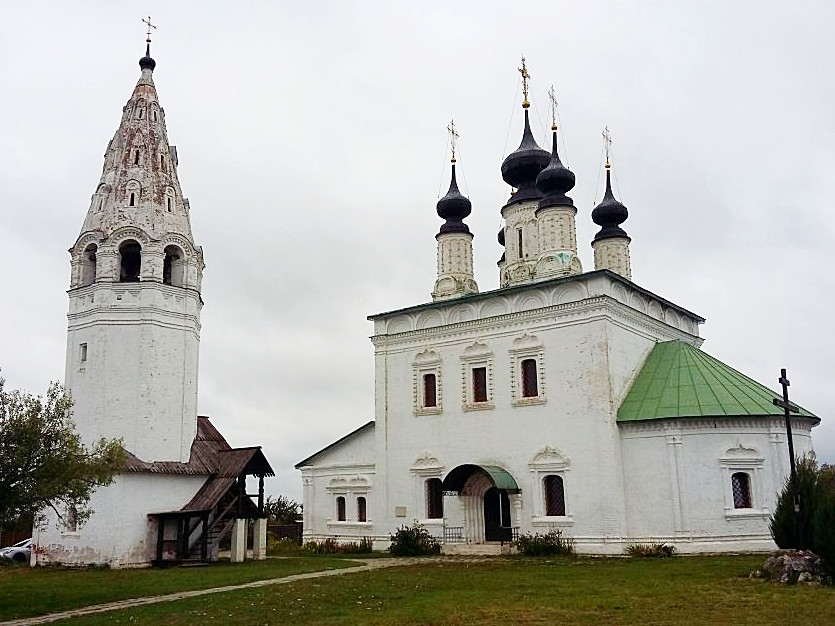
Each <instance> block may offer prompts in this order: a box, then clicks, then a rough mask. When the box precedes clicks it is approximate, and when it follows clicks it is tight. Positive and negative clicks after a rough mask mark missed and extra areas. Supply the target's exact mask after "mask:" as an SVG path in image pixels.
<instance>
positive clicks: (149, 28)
mask: <svg viewBox="0 0 835 626" xmlns="http://www.w3.org/2000/svg"><path fill="white" fill-rule="evenodd" d="M142 22H143V23H145V24H147V25H148V38H147V39H146V40H145V41H147V42H148V43H151V29H152V28H156V26H155V25H154V24H151V16H150V15H149V16H148V19H147V20H146V19H145V18H144V17H143V18H142Z"/></svg>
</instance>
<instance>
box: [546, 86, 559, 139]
mask: <svg viewBox="0 0 835 626" xmlns="http://www.w3.org/2000/svg"><path fill="white" fill-rule="evenodd" d="M548 99H549V100H550V101H551V130H557V94H556V93H555V92H554V86H553V85H551V88H550V89H549V90H548Z"/></svg>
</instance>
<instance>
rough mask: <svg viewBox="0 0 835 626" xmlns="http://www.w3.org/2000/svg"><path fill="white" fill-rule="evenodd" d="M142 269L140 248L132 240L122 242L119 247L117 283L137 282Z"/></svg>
mask: <svg viewBox="0 0 835 626" xmlns="http://www.w3.org/2000/svg"><path fill="white" fill-rule="evenodd" d="M141 269H142V246H140V245H139V243H138V242H137V241H134V240H133V239H128V240H126V241H123V242H122V243H121V245H120V246H119V282H120V283H136V282H139V273H140V271H141Z"/></svg>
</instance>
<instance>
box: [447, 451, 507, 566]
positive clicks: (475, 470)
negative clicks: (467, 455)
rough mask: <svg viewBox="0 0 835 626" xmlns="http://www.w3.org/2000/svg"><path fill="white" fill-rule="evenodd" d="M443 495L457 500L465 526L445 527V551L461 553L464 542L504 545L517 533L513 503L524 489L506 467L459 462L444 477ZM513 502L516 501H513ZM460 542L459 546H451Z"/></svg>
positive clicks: (476, 544) (471, 544) (467, 543)
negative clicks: (462, 463)
mask: <svg viewBox="0 0 835 626" xmlns="http://www.w3.org/2000/svg"><path fill="white" fill-rule="evenodd" d="M442 489H443V493H444V496H446V497H455V498H457V499H458V501H459V503H460V505H461V507H462V509H463V513H464V515H463V526H460V527H456V526H445V527H444V552H445V553H452V552H456V553H461V550H460V548H461V547H462V544H464V545H466V546H478V545H484V544H490V543H497V544H498V545H499V546H503V545H504V544H505V543H510V542H511V541H513V540H514V539H515V538H516V536H517V535H518V524H514V519H513V517H514V516H513V514H512V510H513V508H514V507H513V506H511V505H512V503H514V502H515V503H517V504H518V503H519V498H520V495H519V494H520V493H521V490H520V489H519V486H518V485H517V484H516V480H515V479H514V478H513V476H511V475H510V473H508V472H507V471H506V470H504V469H502V468H501V467H498V466H495V465H484V466H482V465H471V464H467V465H459V466H458V467H456V468H455V469H453V470H452V471H450V473H449V474H447V476H446V478H444V480H443V483H442ZM512 501H513V502H512ZM454 545H457V546H458V547H457V548H454V549H453V548H452V546H454Z"/></svg>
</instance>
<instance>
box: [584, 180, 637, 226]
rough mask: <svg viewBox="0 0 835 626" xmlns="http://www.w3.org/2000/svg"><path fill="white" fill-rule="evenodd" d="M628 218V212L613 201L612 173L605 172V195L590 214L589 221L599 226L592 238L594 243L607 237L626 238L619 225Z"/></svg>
mask: <svg viewBox="0 0 835 626" xmlns="http://www.w3.org/2000/svg"><path fill="white" fill-rule="evenodd" d="M627 217H629V211H627V210H626V207H625V206H623V205H622V204H621V203H620V202H618V201H617V200H615V196H614V194H613V193H612V172H611V170H608V169H607V170H606V193H605V194H604V196H603V200H602V201H601V202H600V204H598V205H597V206H596V207H594V211H592V212H591V219H592V221H594V223H595V224H597V225H598V226H600V227H601V228H600V231H599V232H598V233H597V234H596V235H595V236H594V241H597V240H598V239H607V238H609V237H628V236H629V235H627V234H626V231H625V230H623V229H622V228H621V227H620V225H621V224H622V223H623V222H625V221H626V218H627Z"/></svg>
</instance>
